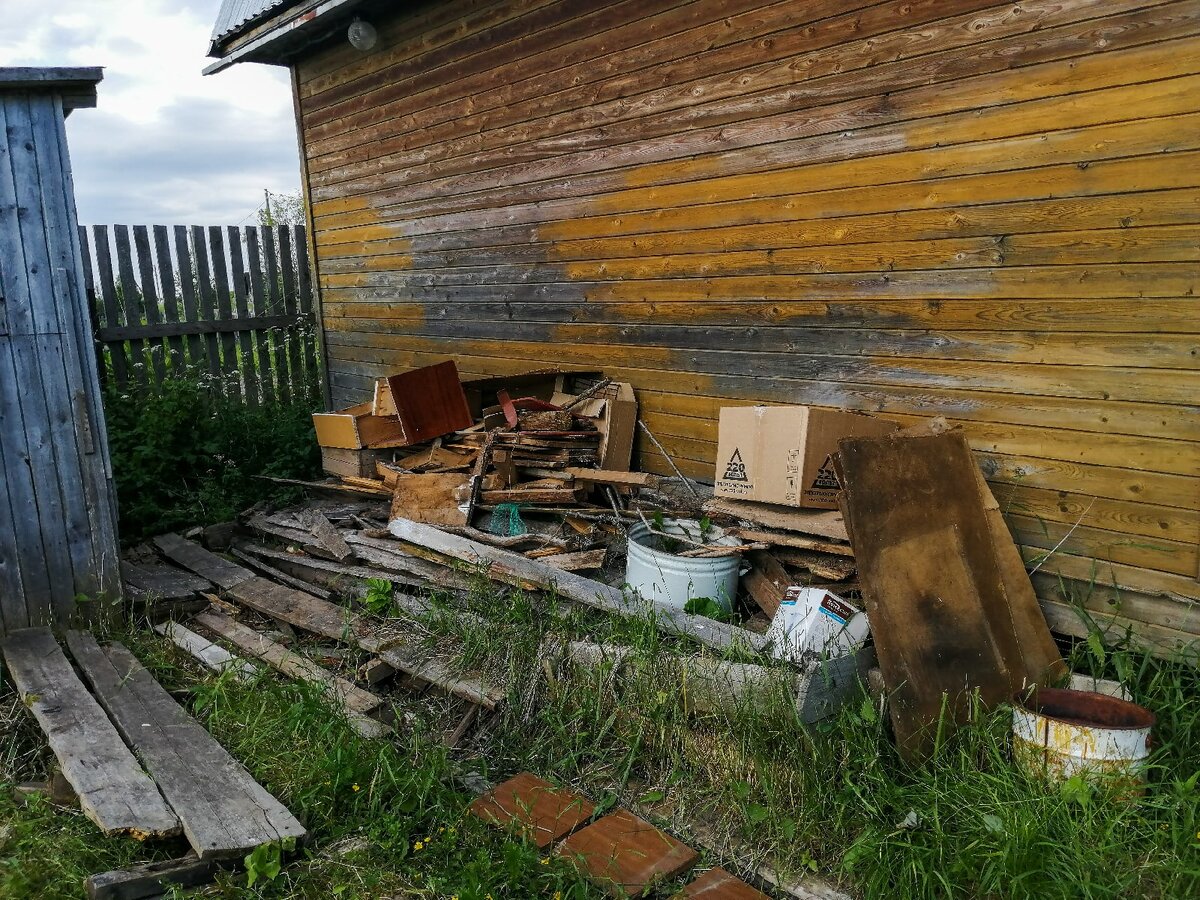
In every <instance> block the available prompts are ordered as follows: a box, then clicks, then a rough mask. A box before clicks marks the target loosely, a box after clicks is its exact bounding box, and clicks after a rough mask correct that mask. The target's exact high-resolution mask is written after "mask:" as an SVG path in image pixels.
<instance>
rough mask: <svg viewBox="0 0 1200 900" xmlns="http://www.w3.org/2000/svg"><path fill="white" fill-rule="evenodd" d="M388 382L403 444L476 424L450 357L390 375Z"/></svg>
mask: <svg viewBox="0 0 1200 900" xmlns="http://www.w3.org/2000/svg"><path fill="white" fill-rule="evenodd" d="M387 386H388V393H389V394H390V395H391V404H390V406H391V407H392V408H394V409H395V410H396V416H397V417H398V418H399V420H400V426H401V429H402V431H403V443H405V444H419V443H421V442H422V441H430V440H433V439H434V438H437V437H441V436H442V435H445V434H450V433H451V432H453V431H458V430H459V429H460V428H470V427H471V426H472V425H474V424H475V419H474V417H473V416H472V415H471V410H470V407H468V406H467V397H466V395H465V394H464V393H463V388H462V384H461V382H460V381H459V380H458V367H457V366H455V364H454V362H453V361H452V360H447V361H446V362H443V363H438V364H437V365H434V366H424V367H422V368H420V369H413V370H412V371H411V372H402V373H400V374H399V375H389V376H388V379H387ZM377 396H378V392H377ZM387 406H388V404H387V403H386V402H384V403H383V407H384V408H387ZM390 445H391V446H396V445H395V444H390Z"/></svg>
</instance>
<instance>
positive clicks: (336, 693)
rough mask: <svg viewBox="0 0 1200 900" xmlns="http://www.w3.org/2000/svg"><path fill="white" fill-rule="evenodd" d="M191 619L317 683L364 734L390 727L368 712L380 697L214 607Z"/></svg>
mask: <svg viewBox="0 0 1200 900" xmlns="http://www.w3.org/2000/svg"><path fill="white" fill-rule="evenodd" d="M194 621H195V622H196V624H197V625H202V626H204V627H205V628H207V629H208V630H209V631H211V632H212V633H213V634H215V635H217V637H219V638H221V639H223V640H226V641H229V643H231V644H233V645H234V646H236V647H239V648H241V649H242V650H245V651H246V652H247V653H249V654H250V655H251V656H253V657H254V658H255V659H260V660H262V661H263V662H265V663H267V664H268V665H269V666H271V667H272V668H274V669H278V670H279V671H280V672H283V673H284V674H285V675H288V676H290V677H292V678H295V679H297V680H299V681H306V682H308V683H310V684H314V685H317V686H318V687H320V688H321V690H322V691H323V692H324V693H325V694H326V695H327V696H328V697H329V699H330V700H331V701H332V702H333V703H334V704H335V705H337V706H338V707H340V708H341V709H342V711H343V712H344V713H345V715H346V718H347V719H348V720H349V721H350V724H351V726H352V727H353V728H354V730H355V731H357V732H358V733H359V734H361V735H362V736H363V737H381V736H383V735H385V734H388V733H389V732H390V731H391V728H389V727H388V726H387V725H385V724H384V723H383V722H379V721H377V720H375V719H372V718H369V717H368V715H367V714H368V713H371V712H374V711H376V710H379V708H380V707H381V706H382V705H383V698H382V697H378V696H376V695H375V694H372V693H371V692H370V691H365V690H363V689H362V688H360V687H358V686H357V685H355V684H353V683H352V682H349V681H347V680H346V679H345V678H342V677H341V676H338V675H335V674H333V673H332V672H330V671H329V670H327V669H324V668H322V667H321V666H318V665H317V664H316V663H314V662H312V661H311V660H309V659H307V658H305V657H304V656H301V655H300V654H298V653H294V652H292V651H291V650H289V649H288V648H287V647H285V646H283V645H282V644H278V643H276V642H275V641H273V640H271V639H270V638H268V637H267V636H266V635H265V634H262V633H260V632H258V631H255V630H254V629H253V628H247V627H246V626H245V625H242V624H241V623H240V622H238V621H237V620H236V619H232V618H230V617H229V616H227V615H225V614H224V613H223V612H220V611H218V610H216V609H209V610H206V611H205V612H202V613H200V614H199V615H198V616H196V618H195V620H194Z"/></svg>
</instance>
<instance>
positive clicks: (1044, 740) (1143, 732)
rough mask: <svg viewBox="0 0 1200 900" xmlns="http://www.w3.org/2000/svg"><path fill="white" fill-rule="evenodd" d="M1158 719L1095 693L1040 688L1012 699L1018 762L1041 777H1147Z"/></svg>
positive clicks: (1015, 748)
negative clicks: (1148, 759) (1144, 775)
mask: <svg viewBox="0 0 1200 900" xmlns="http://www.w3.org/2000/svg"><path fill="white" fill-rule="evenodd" d="M1154 722H1155V718H1154V714H1153V713H1152V712H1150V710H1148V709H1146V708H1145V707H1144V706H1138V705H1137V704H1136V703H1131V702H1129V701H1128V700H1121V699H1119V698H1117V697H1110V696H1107V695H1105V694H1097V693H1093V692H1091V691H1072V690H1063V689H1060V688H1040V689H1038V690H1035V691H1032V692H1031V693H1030V694H1028V695H1021V696H1018V697H1016V698H1015V699H1014V700H1013V759H1014V760H1015V761H1016V763H1017V764H1018V765H1020V766H1023V767H1024V768H1026V769H1027V770H1029V771H1030V772H1032V773H1034V774H1037V775H1045V776H1047V777H1049V778H1053V779H1056V780H1065V779H1067V778H1070V777H1072V776H1073V775H1117V776H1121V775H1124V776H1127V777H1131V778H1135V779H1140V778H1141V777H1142V770H1143V768H1144V765H1145V760H1146V757H1147V756H1149V754H1150V729H1151V728H1153V727H1154Z"/></svg>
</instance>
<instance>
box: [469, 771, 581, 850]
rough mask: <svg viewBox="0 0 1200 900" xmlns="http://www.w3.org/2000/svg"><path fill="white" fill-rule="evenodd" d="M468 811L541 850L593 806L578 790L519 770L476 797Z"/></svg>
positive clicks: (563, 835) (566, 833)
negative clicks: (516, 833)
mask: <svg viewBox="0 0 1200 900" xmlns="http://www.w3.org/2000/svg"><path fill="white" fill-rule="evenodd" d="M470 811H471V812H472V813H474V814H475V815H477V816H478V817H479V818H481V819H483V820H484V821H485V822H488V823H490V824H493V825H498V826H500V827H501V828H514V829H515V830H517V831H518V832H519V833H520V834H521V835H522V836H523V837H524V838H525V839H526V840H528V841H530V842H532V843H533V844H534V845H535V846H537V847H538V849H541V850H544V849H546V848H547V847H549V846H550V845H551V844H554V843H556V842H557V841H560V840H562V838H564V837H566V836H567V835H568V834H570V833H571V832H572V831H574V830H575V829H576V828H578V827H579V826H580V825H582V824H583V823H584V822H586V821H587V820H588V819H590V818H591V817H592V813H593V812H594V811H595V807H594V806H592V804H591V802H589V801H588V799H587V798H586V797H584V796H582V795H581V794H577V793H575V792H574V791H571V790H568V789H566V788H556V787H555V786H554V785H552V784H551V783H550V782H548V781H546V780H545V779H542V778H538V777H537V776H536V775H533V774H531V773H529V772H522V773H521V774H519V775H516V776H514V777H513V778H510V779H508V781H506V782H504V783H503V784H498V785H496V787H494V788H492V790H490V791H488V792H487V793H486V794H484V795H483V796H481V797H478V798H476V800H475V801H474V802H473V803H472V804H471V806H470Z"/></svg>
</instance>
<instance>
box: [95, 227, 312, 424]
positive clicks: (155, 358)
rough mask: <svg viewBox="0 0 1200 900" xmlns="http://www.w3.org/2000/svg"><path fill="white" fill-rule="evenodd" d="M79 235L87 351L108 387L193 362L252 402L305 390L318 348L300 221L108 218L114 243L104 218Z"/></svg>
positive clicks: (161, 376) (161, 375)
mask: <svg viewBox="0 0 1200 900" xmlns="http://www.w3.org/2000/svg"><path fill="white" fill-rule="evenodd" d="M79 234H80V245H81V247H80V249H81V252H82V255H83V264H84V277H85V279H86V287H87V291H88V297H89V302H90V303H91V311H92V318H93V328H94V330H95V337H96V353H97V357H98V359H99V361H100V365H101V369H102V371H106V372H108V373H111V376H112V379H113V381H114V382H115V383H116V385H117V386H119V387H121V388H122V389H124V388H127V387H128V386H129V384H130V382H131V380H132V381H136V382H137V383H138V384H139V385H156V384H160V383H162V382H163V381H165V380H166V378H167V377H168V372H169V373H170V375H172V376H177V375H180V374H182V373H183V372H185V371H186V370H188V369H189V368H192V369H201V370H205V371H207V373H208V375H209V376H211V377H212V379H213V383H214V387H217V388H218V389H220V390H222V391H224V392H226V393H228V394H229V395H230V396H232V397H236V398H238V399H240V400H243V401H244V402H246V403H247V404H250V405H257V404H260V403H261V404H274V403H290V402H292V401H293V400H300V399H302V398H305V397H307V395H308V384H309V383H310V381H312V380H314V379H315V376H316V373H317V356H316V345H315V340H314V333H313V328H312V316H313V312H312V309H313V296H312V284H311V280H310V279H309V276H308V270H307V267H308V252H307V245H306V243H305V230H304V227H303V226H277V227H266V226H257V225H251V226H246V227H238V226H236V225H207V226H205V225H192V226H187V225H174V226H170V225H154V226H147V225H134V226H128V225H114V226H112V243H111V244H110V242H109V226H106V225H94V226H92V227H91V228H90V229H89V228H85V227H82V226H81V227H80V229H79ZM226 244H228V246H226ZM114 253H115V259H114ZM168 356H169V357H170V364H169V366H168V359H167V357H168Z"/></svg>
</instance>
